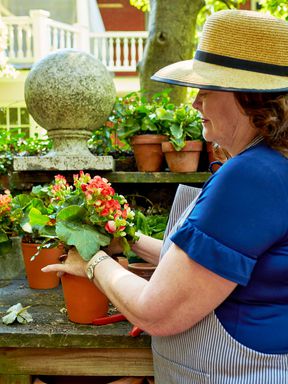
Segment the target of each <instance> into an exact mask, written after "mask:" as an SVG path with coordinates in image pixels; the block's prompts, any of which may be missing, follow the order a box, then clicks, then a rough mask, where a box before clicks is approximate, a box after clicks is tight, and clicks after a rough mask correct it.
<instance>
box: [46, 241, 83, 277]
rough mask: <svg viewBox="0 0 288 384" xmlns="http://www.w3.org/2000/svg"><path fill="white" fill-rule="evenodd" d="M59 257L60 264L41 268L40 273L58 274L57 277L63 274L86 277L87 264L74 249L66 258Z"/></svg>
mask: <svg viewBox="0 0 288 384" xmlns="http://www.w3.org/2000/svg"><path fill="white" fill-rule="evenodd" d="M63 256H65V255H62V256H60V260H61V259H62V260H65V261H62V263H61V264H49V265H47V266H46V267H44V268H42V269H41V270H42V272H58V276H62V275H63V274H64V273H69V274H70V275H75V276H80V277H87V275H86V269H87V264H88V263H87V262H86V261H84V260H83V259H82V257H81V256H80V255H79V253H78V251H77V250H76V249H75V248H72V249H70V250H69V252H68V255H67V257H66V258H65V257H63Z"/></svg>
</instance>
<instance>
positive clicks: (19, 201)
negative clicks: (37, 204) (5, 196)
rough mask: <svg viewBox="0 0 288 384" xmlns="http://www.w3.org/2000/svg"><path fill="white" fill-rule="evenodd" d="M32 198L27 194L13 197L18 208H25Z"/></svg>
mask: <svg viewBox="0 0 288 384" xmlns="http://www.w3.org/2000/svg"><path fill="white" fill-rule="evenodd" d="M31 200H32V197H31V196H30V195H25V194H21V195H17V196H15V197H14V198H13V206H14V207H15V209H16V208H21V209H25V208H26V207H27V206H28V205H29V203H30V201H31Z"/></svg>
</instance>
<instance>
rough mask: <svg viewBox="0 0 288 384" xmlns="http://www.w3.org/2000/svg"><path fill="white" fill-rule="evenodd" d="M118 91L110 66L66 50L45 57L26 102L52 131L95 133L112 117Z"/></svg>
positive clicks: (29, 83)
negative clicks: (86, 131)
mask: <svg viewBox="0 0 288 384" xmlns="http://www.w3.org/2000/svg"><path fill="white" fill-rule="evenodd" d="M115 97H116V91H115V86H114V83H113V79H112V76H111V75H110V73H109V72H108V70H107V69H106V67H105V66H104V65H103V64H102V63H101V62H100V61H99V60H97V59H96V58H95V57H93V56H92V55H90V54H88V53H85V52H81V51H77V50H74V49H62V50H59V51H56V52H54V53H51V54H49V55H47V56H45V57H44V58H43V59H41V60H39V61H38V62H37V63H36V64H35V65H34V66H33V67H32V69H31V71H30V73H29V75H28V77H27V79H26V81H25V101H26V104H27V109H28V111H29V113H30V114H31V116H32V117H33V118H34V120H35V121H36V122H37V123H38V124H39V125H40V126H41V127H43V128H45V129H47V131H48V135H49V130H52V131H53V130H55V129H60V130H66V129H67V130H69V129H72V130H75V129H82V130H83V129H84V130H88V131H93V130H94V129H96V128H99V127H100V126H101V125H102V124H103V123H104V122H105V121H106V119H107V118H108V116H109V114H110V112H111V110H112V107H113V104H114V102H115Z"/></svg>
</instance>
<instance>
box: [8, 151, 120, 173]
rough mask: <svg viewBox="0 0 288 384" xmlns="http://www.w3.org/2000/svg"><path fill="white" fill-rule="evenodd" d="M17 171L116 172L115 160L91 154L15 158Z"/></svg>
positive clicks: (110, 157)
mask: <svg viewBox="0 0 288 384" xmlns="http://www.w3.org/2000/svg"><path fill="white" fill-rule="evenodd" d="M13 166H14V170H15V171H27V170H29V171H41V170H42V171H44V170H46V171H54V170H59V171H66V170H88V169H89V170H97V171H100V170H103V171H111V170H114V159H113V157H112V156H94V155H92V154H90V156H89V155H88V154H85V155H80V156H79V153H78V154H77V155H76V154H71V155H64V156H61V155H57V154H54V155H53V154H52V155H49V154H48V155H46V156H29V157H14V162H13Z"/></svg>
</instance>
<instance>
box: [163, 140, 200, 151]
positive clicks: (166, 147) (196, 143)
mask: <svg viewBox="0 0 288 384" xmlns="http://www.w3.org/2000/svg"><path fill="white" fill-rule="evenodd" d="M202 149H203V142H202V141H201V140H187V141H186V144H185V147H184V148H182V149H181V151H176V149H175V148H174V146H173V144H172V143H171V142H170V141H168V142H163V143H162V152H200V151H202Z"/></svg>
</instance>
